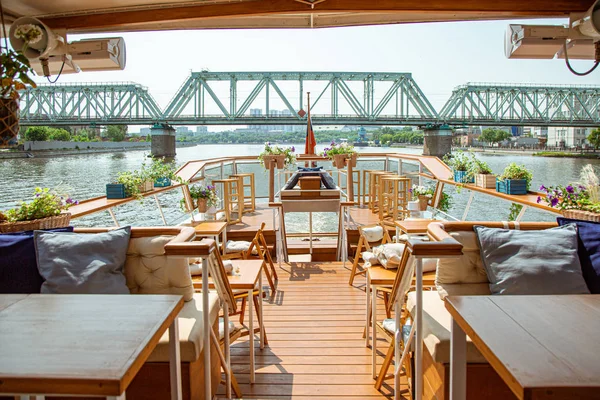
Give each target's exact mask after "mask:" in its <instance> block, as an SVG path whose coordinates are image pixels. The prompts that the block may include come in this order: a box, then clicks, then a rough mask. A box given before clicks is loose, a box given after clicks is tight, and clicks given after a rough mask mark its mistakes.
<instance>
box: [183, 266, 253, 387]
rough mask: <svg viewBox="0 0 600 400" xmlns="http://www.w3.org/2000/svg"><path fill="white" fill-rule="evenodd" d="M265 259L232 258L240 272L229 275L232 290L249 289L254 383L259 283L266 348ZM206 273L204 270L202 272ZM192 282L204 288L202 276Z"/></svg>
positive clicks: (249, 321)
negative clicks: (263, 299) (264, 318)
mask: <svg viewBox="0 0 600 400" xmlns="http://www.w3.org/2000/svg"><path fill="white" fill-rule="evenodd" d="M263 262H264V261H263V260H232V263H233V268H234V269H235V268H236V266H237V265H239V266H240V269H239V273H238V274H237V275H227V278H228V280H229V285H230V286H231V289H232V290H247V291H248V301H247V303H248V331H249V341H250V343H249V348H250V383H254V377H255V371H254V365H255V357H254V311H253V310H254V308H253V307H254V290H255V289H256V286H257V285H258V307H259V308H260V314H259V315H258V324H259V328H260V330H259V335H260V349H261V350H262V349H264V348H265V334H264V328H263V314H264V313H263V305H262V298H263V296H262V294H263V290H262V268H263V266H262V265H263ZM202 273H203V274H204V270H203V272H202ZM192 283H193V284H194V289H202V284H203V281H202V277H199V276H193V277H192ZM208 285H209V288H211V289H213V288H214V285H213V283H212V281H211V279H209V281H208Z"/></svg>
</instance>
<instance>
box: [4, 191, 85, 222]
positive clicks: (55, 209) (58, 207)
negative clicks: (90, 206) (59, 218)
mask: <svg viewBox="0 0 600 400" xmlns="http://www.w3.org/2000/svg"><path fill="white" fill-rule="evenodd" d="M75 204H79V203H78V202H77V201H76V200H73V199H72V198H71V197H70V196H69V195H68V194H65V193H61V190H60V188H56V189H49V188H43V189H42V188H39V187H36V188H35V190H34V191H33V199H32V201H31V202H29V203H27V202H24V201H23V202H21V204H20V205H19V206H18V207H16V208H13V209H10V210H7V211H5V212H4V214H3V216H1V217H0V222H2V219H4V220H5V221H7V222H17V221H31V220H34V219H40V218H47V217H52V216H56V215H59V214H60V213H61V212H62V211H65V210H68V209H69V207H71V206H72V205H75Z"/></svg>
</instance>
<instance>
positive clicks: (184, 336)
mask: <svg viewBox="0 0 600 400" xmlns="http://www.w3.org/2000/svg"><path fill="white" fill-rule="evenodd" d="M208 301H209V310H210V311H209V313H210V314H209V319H210V323H211V326H212V325H213V324H214V323H215V321H216V320H217V317H218V315H219V308H220V307H219V298H218V296H217V295H216V294H214V293H211V294H209V299H208ZM177 321H178V324H179V345H180V348H181V361H184V362H193V361H196V360H197V359H198V358H200V354H201V353H202V348H203V344H204V334H205V332H204V328H203V324H202V294H201V293H194V296H193V298H192V300H190V301H187V302H185V303H183V309H182V310H181V312H180V313H179V318H178V320H177ZM169 360H170V356H169V331H168V330H167V331H166V332H165V333H164V334H163V335H162V336H161V338H160V340H159V342H158V344H157V345H156V347H155V348H154V350H153V351H152V353H151V354H150V357H149V358H148V361H150V362H169Z"/></svg>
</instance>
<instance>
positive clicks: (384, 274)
mask: <svg viewBox="0 0 600 400" xmlns="http://www.w3.org/2000/svg"><path fill="white" fill-rule="evenodd" d="M396 272H397V270H395V269H385V268H383V267H371V268H368V269H367V273H368V274H369V277H370V278H371V283H372V284H373V285H390V286H391V285H393V283H394V279H396ZM415 281H416V279H415V278H413V285H414V284H415ZM423 286H435V271H433V272H424V273H423Z"/></svg>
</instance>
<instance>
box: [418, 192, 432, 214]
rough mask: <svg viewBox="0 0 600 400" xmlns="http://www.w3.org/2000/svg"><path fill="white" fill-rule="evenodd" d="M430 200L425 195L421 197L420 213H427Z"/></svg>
mask: <svg viewBox="0 0 600 400" xmlns="http://www.w3.org/2000/svg"><path fill="white" fill-rule="evenodd" d="M429 200H430V198H429V197H427V196H425V195H420V196H419V211H427V206H428V205H429Z"/></svg>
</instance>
